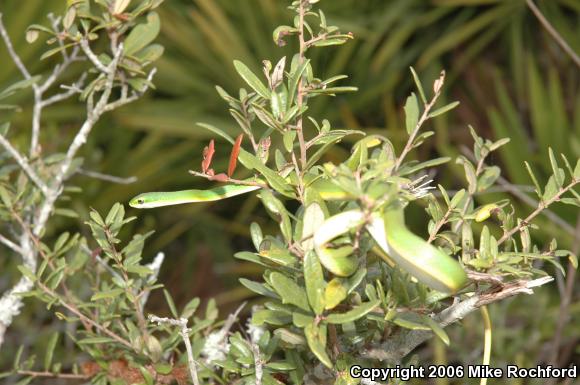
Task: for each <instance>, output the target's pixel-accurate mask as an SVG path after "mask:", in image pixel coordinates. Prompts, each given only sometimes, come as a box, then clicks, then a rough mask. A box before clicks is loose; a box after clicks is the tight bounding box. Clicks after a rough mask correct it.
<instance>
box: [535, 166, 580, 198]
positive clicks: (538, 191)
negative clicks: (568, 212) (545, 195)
mask: <svg viewBox="0 0 580 385" xmlns="http://www.w3.org/2000/svg"><path fill="white" fill-rule="evenodd" d="M524 164H525V165H526V170H528V174H530V178H531V179H532V182H533V183H534V186H535V187H536V194H537V195H538V197H540V198H541V197H542V189H541V188H540V184H539V183H538V180H537V179H536V175H534V172H533V171H532V167H530V164H529V163H528V162H524ZM579 164H580V161H579Z"/></svg>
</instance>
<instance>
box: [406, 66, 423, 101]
mask: <svg viewBox="0 0 580 385" xmlns="http://www.w3.org/2000/svg"><path fill="white" fill-rule="evenodd" d="M410 69H411V73H412V74H413V80H414V81H415V85H416V86H417V91H419V96H421V101H422V102H423V104H427V98H426V97H425V91H424V90H423V84H421V80H420V79H419V76H417V73H416V72H415V69H414V68H413V67H410Z"/></svg>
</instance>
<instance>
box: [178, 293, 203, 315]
mask: <svg viewBox="0 0 580 385" xmlns="http://www.w3.org/2000/svg"><path fill="white" fill-rule="evenodd" d="M200 302H201V301H200V299H199V298H198V297H195V298H194V299H192V300H191V301H189V302H188V303H187V305H185V306H184V307H183V311H182V312H181V317H182V318H189V317H191V316H192V315H193V314H194V313H195V311H196V310H197V308H198V307H199V303H200Z"/></svg>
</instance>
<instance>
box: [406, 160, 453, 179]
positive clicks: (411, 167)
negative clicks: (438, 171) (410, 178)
mask: <svg viewBox="0 0 580 385" xmlns="http://www.w3.org/2000/svg"><path fill="white" fill-rule="evenodd" d="M450 160H451V158H449V157H447V156H443V157H441V158H434V159H430V160H427V161H425V162H420V163H416V162H408V163H406V164H405V167H402V168H401V170H400V171H399V173H398V174H399V176H405V175H409V174H413V173H416V172H417V171H420V170H423V169H425V168H429V167H435V166H440V165H442V164H445V163H447V162H449V161H450Z"/></svg>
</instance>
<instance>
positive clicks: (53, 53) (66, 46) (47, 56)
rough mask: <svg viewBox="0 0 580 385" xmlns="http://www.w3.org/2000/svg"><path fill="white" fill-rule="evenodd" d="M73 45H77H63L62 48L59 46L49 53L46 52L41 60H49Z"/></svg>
mask: <svg viewBox="0 0 580 385" xmlns="http://www.w3.org/2000/svg"><path fill="white" fill-rule="evenodd" d="M73 45H75V44H74V43H70V44H65V45H63V46H62V47H61V46H58V47H56V48H53V49H49V50H48V51H46V52H45V53H43V54H42V56H40V60H44V59H46V58H49V57H51V56H53V55H55V54H57V53H59V52H61V51H64V50H66V49H67V48H69V47H72V46H73Z"/></svg>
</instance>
